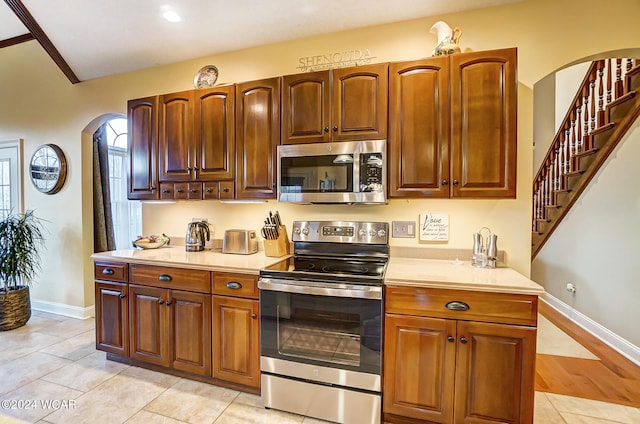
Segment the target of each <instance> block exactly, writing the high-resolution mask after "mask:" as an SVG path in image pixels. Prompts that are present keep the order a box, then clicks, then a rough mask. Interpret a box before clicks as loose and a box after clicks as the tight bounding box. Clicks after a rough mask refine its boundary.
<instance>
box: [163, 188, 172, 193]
mask: <svg viewBox="0 0 640 424" xmlns="http://www.w3.org/2000/svg"><path fill="white" fill-rule="evenodd" d="M162 192H163V193H171V190H167V189H166V188H163V189H162Z"/></svg>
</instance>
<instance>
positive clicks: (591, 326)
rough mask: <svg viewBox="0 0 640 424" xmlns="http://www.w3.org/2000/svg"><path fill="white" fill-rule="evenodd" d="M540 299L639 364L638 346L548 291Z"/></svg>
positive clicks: (639, 349)
mask: <svg viewBox="0 0 640 424" xmlns="http://www.w3.org/2000/svg"><path fill="white" fill-rule="evenodd" d="M540 299H541V300H542V301H544V302H545V303H546V304H548V305H549V306H550V307H552V308H553V309H555V310H556V311H558V312H560V313H561V314H562V315H564V316H565V317H567V319H568V320H569V321H571V322H573V323H574V324H576V325H578V326H580V327H581V328H582V329H583V330H585V331H587V332H589V333H591V334H592V335H593V336H595V337H597V338H598V339H600V340H601V341H602V342H603V343H605V344H606V345H607V346H609V347H610V348H611V349H613V350H615V351H616V352H618V353H620V354H621V355H622V356H624V357H625V358H627V359H629V360H630V361H632V362H633V363H635V364H636V365H638V366H640V347H638V346H635V345H633V344H632V343H630V342H629V341H627V340H625V339H623V338H622V337H620V336H618V335H617V334H615V333H613V332H612V331H611V330H609V329H607V328H605V327H603V326H602V325H600V324H598V323H597V322H595V321H594V320H592V319H591V318H589V317H588V316H586V315H584V314H582V313H580V312H578V311H576V310H575V309H573V308H572V307H571V306H569V305H567V304H566V303H564V302H562V301H561V300H559V299H558V298H556V297H553V296H552V295H550V294H549V293H545V294H544V295H543V296H541V298H540Z"/></svg>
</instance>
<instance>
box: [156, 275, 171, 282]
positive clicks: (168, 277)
mask: <svg viewBox="0 0 640 424" xmlns="http://www.w3.org/2000/svg"><path fill="white" fill-rule="evenodd" d="M158 280H160V281H171V280H172V278H171V276H170V275H169V274H160V275H158Z"/></svg>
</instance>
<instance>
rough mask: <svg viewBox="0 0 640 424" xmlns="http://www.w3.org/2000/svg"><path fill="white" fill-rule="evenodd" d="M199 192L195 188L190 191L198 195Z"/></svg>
mask: <svg viewBox="0 0 640 424" xmlns="http://www.w3.org/2000/svg"><path fill="white" fill-rule="evenodd" d="M197 192H198V190H196V189H195V188H192V189H191V190H189V193H197Z"/></svg>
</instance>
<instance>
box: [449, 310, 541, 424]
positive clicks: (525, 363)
mask: <svg viewBox="0 0 640 424" xmlns="http://www.w3.org/2000/svg"><path fill="white" fill-rule="evenodd" d="M456 344H457V347H458V353H457V358H456V367H457V371H456V383H455V384H456V387H455V396H456V404H455V412H454V414H455V421H454V422H455V423H521V424H527V423H532V422H533V402H534V383H535V359H536V358H535V355H536V329H535V328H533V327H523V326H515V325H504V324H493V323H478V322H472V321H458V338H457V342H456Z"/></svg>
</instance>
